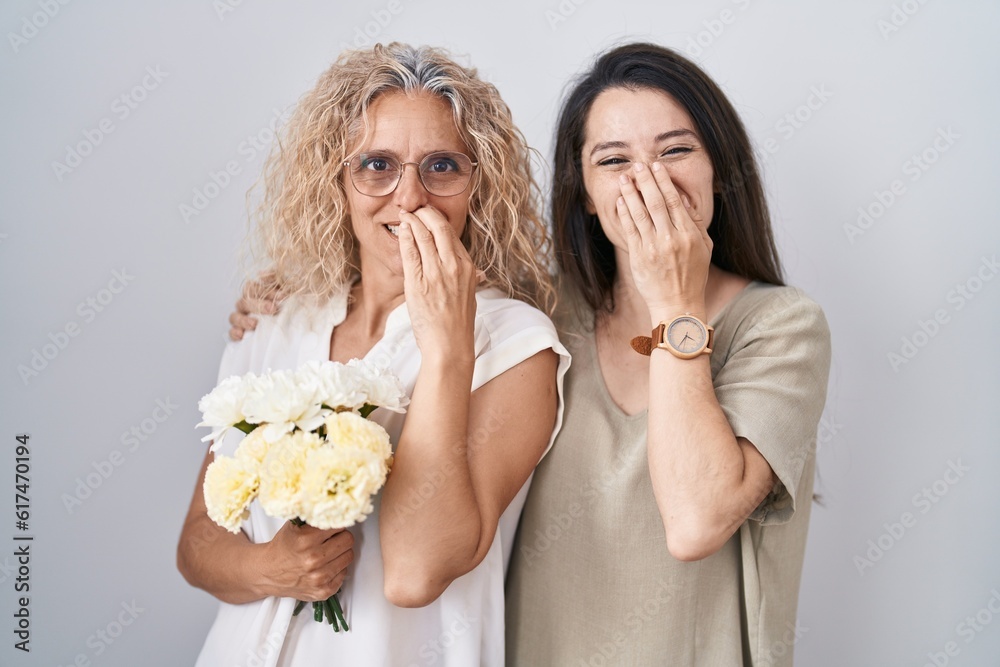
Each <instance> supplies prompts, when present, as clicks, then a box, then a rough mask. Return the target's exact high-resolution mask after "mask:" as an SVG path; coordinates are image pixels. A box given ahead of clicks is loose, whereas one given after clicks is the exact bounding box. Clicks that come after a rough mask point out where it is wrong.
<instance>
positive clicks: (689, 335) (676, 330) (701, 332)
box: [663, 317, 708, 355]
mask: <svg viewBox="0 0 1000 667" xmlns="http://www.w3.org/2000/svg"><path fill="white" fill-rule="evenodd" d="M663 337H664V338H665V339H666V341H667V343H669V344H670V346H671V347H672V348H674V349H675V350H677V351H678V352H681V353H684V354H692V355H694V354H697V353H699V352H701V351H702V350H703V349H704V348H705V346H706V345H707V344H708V332H707V331H706V330H705V327H703V326H702V324H701V322H699V321H698V320H696V319H695V318H693V317H678V318H677V319H675V320H674V321H673V322H671V323H670V326H668V327H667V330H666V331H665V332H664V334H663Z"/></svg>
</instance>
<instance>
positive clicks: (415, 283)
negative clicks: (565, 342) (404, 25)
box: [178, 44, 569, 667]
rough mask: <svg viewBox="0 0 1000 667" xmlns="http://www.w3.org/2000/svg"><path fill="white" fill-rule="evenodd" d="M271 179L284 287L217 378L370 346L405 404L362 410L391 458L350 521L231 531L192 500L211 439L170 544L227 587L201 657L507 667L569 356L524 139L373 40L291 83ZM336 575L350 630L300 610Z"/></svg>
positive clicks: (405, 55)
mask: <svg viewBox="0 0 1000 667" xmlns="http://www.w3.org/2000/svg"><path fill="white" fill-rule="evenodd" d="M265 185H266V188H265V197H264V204H263V206H262V209H261V220H260V224H259V229H260V233H261V240H262V245H263V249H264V250H265V251H266V255H267V258H268V259H269V261H270V263H271V265H272V267H273V270H274V274H275V277H276V278H277V280H278V281H280V284H281V286H282V291H283V292H284V293H285V294H286V295H287V299H286V300H285V302H284V304H283V306H282V311H281V313H280V314H279V315H276V316H273V317H268V316H265V317H262V318H261V319H260V322H259V324H258V325H257V327H256V330H255V331H253V332H252V333H249V334H248V335H246V336H245V337H244V339H243V340H242V341H240V342H238V343H232V344H230V346H229V347H228V348H227V350H226V352H225V355H224V356H223V360H222V364H221V368H220V373H219V375H220V377H224V376H228V375H232V374H241V373H245V372H247V371H259V370H263V369H264V368H268V367H270V368H294V367H297V366H298V365H299V364H301V363H302V362H304V361H306V360H309V359H333V360H335V361H347V360H349V359H351V358H355V357H366V358H368V359H373V360H375V361H377V362H380V363H385V364H387V365H389V366H390V367H391V368H392V370H393V371H394V372H395V373H396V374H397V375H399V377H400V378H401V379H402V381H403V383H404V385H405V386H406V388H407V390H408V393H409V395H410V397H411V402H410V406H409V409H408V411H407V413H406V415H396V414H393V413H389V414H380V411H376V412H375V413H374V414H373V418H374V419H376V420H377V421H379V422H380V423H382V424H383V425H384V426H385V427H386V429H387V430H388V431H389V433H390V435H391V436H392V439H393V442H395V443H397V444H396V450H395V462H394V465H393V469H392V473H391V474H390V476H389V480H388V481H387V483H386V486H385V488H384V490H383V491H382V493H381V495H380V497H379V499H378V502H377V503H376V510H375V512H374V513H373V514H372V515H371V516H370V517H369V518H368V519H367V520H366V521H365V522H364V523H362V524H359V525H357V526H355V527H354V528H352V529H350V530H349V531H324V530H318V529H314V528H310V527H307V526H305V527H296V526H293V525H291V524H288V523H283V522H281V521H279V520H275V519H272V518H270V517H267V516H265V515H264V514H263V513H262V512H261V511H260V510H259V508H258V507H256V506H253V507H251V516H250V518H249V519H248V520H247V521H246V522H245V523H244V526H243V532H242V533H241V534H238V535H231V534H229V533H227V532H226V531H225V530H223V529H222V528H219V527H217V526H215V525H214V524H212V522H211V520H210V519H209V518H208V517H207V515H206V510H205V503H204V498H203V495H202V491H201V483H202V480H203V478H204V472H205V466H207V465H208V463H209V462H210V461H211V460H212V456H213V455H212V454H207V455H206V457H205V461H204V465H203V467H202V471H201V475H200V477H199V482H198V486H197V488H196V490H195V494H194V498H193V500H192V503H191V508H190V511H189V513H188V517H187V519H186V521H185V525H184V529H183V533H182V535H181V539H180V544H179V547H178V567H179V569H180V571H181V572H182V574H183V575H184V576H185V578H186V579H187V580H188V581H189V582H190V583H191V584H192V585H194V586H197V587H199V588H203V589H204V590H206V591H208V592H209V593H211V594H212V595H214V596H215V597H217V598H219V599H220V600H221V601H222V604H221V607H220V610H219V614H218V617H217V619H216V621H215V624H214V625H213V627H212V629H211V630H210V632H209V635H208V638H207V639H206V642H205V646H204V648H203V650H202V653H201V656H200V659H199V662H198V665H203V666H206V667H207V666H209V665H210V666H212V667H218V666H219V665H243V664H265V665H279V666H291V665H310V666H312V665H316V664H326V663H324V662H323V661H327V662H328V661H329V660H331V659H336V661H337V662H338V663H343V664H355V665H393V666H396V665H409V664H411V662H418V663H428V662H435V661H436V662H440V663H442V664H455V665H480V664H481V665H501V664H503V662H504V631H503V622H504V621H503V616H504V605H503V580H504V573H505V571H506V565H507V561H508V558H509V556H510V549H511V545H512V541H513V534H514V530H515V527H516V524H517V518H518V515H519V513H520V510H521V506H522V505H523V503H524V498H525V495H526V492H527V488H528V484H529V483H530V479H531V475H532V471H533V470H534V467H535V465H536V464H537V463H538V461H539V460H540V458H541V457H542V456H543V455H544V453H545V452H546V451H547V448H548V447H549V445H550V443H551V441H552V438H553V437H554V431H557V430H558V426H559V421H560V418H561V411H562V405H561V398H560V394H561V385H562V376H563V373H565V371H566V368H567V367H568V365H569V356H568V354H567V352H566V351H565V349H564V348H563V346H562V345H561V344H560V343H559V340H558V338H557V336H556V332H555V329H554V327H553V326H552V323H551V322H550V320H549V319H548V317H547V316H546V314H545V313H543V312H542V311H541V310H539V308H543V309H546V310H548V309H550V308H551V305H552V295H553V290H552V287H551V284H550V279H549V276H548V275H547V273H546V270H545V266H544V264H543V263H542V260H543V259H544V258H545V251H546V249H547V248H548V243H547V237H546V232H545V228H544V226H543V225H542V224H541V222H540V219H539V215H538V212H537V202H538V197H537V188H536V187H535V184H534V182H533V181H532V178H531V176H530V172H529V153H528V149H527V146H526V144H525V142H524V139H523V137H522V136H521V134H520V133H519V132H518V131H517V130H516V129H515V128H514V126H513V124H512V121H511V117H510V112H509V110H508V108H507V106H506V105H505V104H504V103H503V101H502V100H501V99H500V97H499V94H498V93H497V91H496V89H495V88H494V87H493V86H491V85H489V84H487V83H484V82H483V81H481V80H479V79H478V77H477V76H476V73H475V71H474V70H470V69H466V68H463V67H461V66H459V65H457V64H456V63H455V62H453V61H452V60H451V59H449V58H448V57H447V56H446V55H445V54H444V53H442V52H441V51H438V50H435V49H430V48H420V49H416V48H412V47H409V46H406V45H401V44H390V45H388V46H385V47H383V46H376V47H375V48H374V49H372V50H368V51H355V52H348V53H345V54H344V55H342V56H341V57H340V58H339V59H338V61H337V62H336V63H335V64H334V65H333V66H332V67H331V68H330V69H329V70H328V71H327V72H326V73H324V74H323V75H322V76H321V77H320V80H319V82H318V83H317V85H316V87H315V89H314V90H312V91H311V92H310V93H308V94H307V95H306V96H305V97H304V98H303V100H302V101H301V103H300V104H299V106H298V108H297V110H296V112H295V114H294V116H293V117H292V119H291V120H290V122H289V125H288V127H287V129H286V133H285V136H284V137H283V138H282V141H281V142H280V147H279V149H277V150H276V152H275V154H274V155H273V156H272V157H271V159H270V161H269V163H268V166H267V169H266V173H265ZM539 249H541V250H542V252H539ZM235 444H236V443H235V441H234V442H232V443H230V442H226V443H225V444H224V446H223V447H222V449H221V451H222V452H223V453H229V450H230V449H231V448H233V447H234V446H235ZM338 590H340V591H341V593H340V595H341V600H342V603H343V604H344V607H345V612H346V614H347V617H348V622H349V625H350V628H351V629H350V631H349V632H341V633H339V634H338V633H334V632H333V631H332V629H331V628H330V627H329V626H327V625H325V624H321V623H316V622H314V621H313V620H312V618H311V617H310V616H309V615H308V614H301V615H299V616H293V615H292V610H293V608H294V606H295V601H296V600H306V601H309V600H324V599H326V598H328V597H329V596H330V595H332V594H333V593H334V592H337V591H338ZM254 660H256V661H257V662H254Z"/></svg>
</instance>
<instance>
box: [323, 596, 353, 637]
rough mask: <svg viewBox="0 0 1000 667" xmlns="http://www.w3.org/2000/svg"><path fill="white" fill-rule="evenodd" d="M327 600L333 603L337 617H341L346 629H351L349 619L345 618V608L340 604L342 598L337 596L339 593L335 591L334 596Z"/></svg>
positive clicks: (341, 622)
mask: <svg viewBox="0 0 1000 667" xmlns="http://www.w3.org/2000/svg"><path fill="white" fill-rule="evenodd" d="M327 602H329V603H330V604H332V605H333V610H334V612H336V614H337V618H338V619H340V624H341V625H342V626H344V630H350V629H351V628H350V627H348V625H347V619H345V618H344V609H343V607H341V606H340V598H339V597H337V594H336V593H334V594H333V597H331V598H330V599H329V600H327Z"/></svg>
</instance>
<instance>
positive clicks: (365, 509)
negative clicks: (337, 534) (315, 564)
mask: <svg viewBox="0 0 1000 667" xmlns="http://www.w3.org/2000/svg"><path fill="white" fill-rule="evenodd" d="M380 463H384V462H382V461H380V460H379V459H378V457H377V456H376V455H375V454H373V453H372V452H370V451H367V450H365V449H360V448H357V447H344V448H341V447H321V448H319V449H316V450H314V451H311V452H309V455H308V463H307V465H306V472H305V474H304V475H303V478H302V510H303V514H302V519H303V520H304V521H305V522H306V523H308V524H309V525H310V526H315V527H316V528H320V529H324V530H325V529H329V528H347V527H349V526H353V525H354V524H355V523H357V522H359V521H364V520H365V518H366V517H367V516H368V515H369V514H370V513H371V512H372V509H373V505H372V497H373V496H374V495H375V494H376V493H378V490H379V489H380V488H382V484H384V483H385V475H382V474H379V472H378V470H379V468H380Z"/></svg>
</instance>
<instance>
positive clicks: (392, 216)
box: [343, 91, 473, 278]
mask: <svg viewBox="0 0 1000 667" xmlns="http://www.w3.org/2000/svg"><path fill="white" fill-rule="evenodd" d="M368 125H369V127H368V133H367V136H365V137H364V138H363V139H362V140H360V141H359V143H357V144H356V145H355V146H354V149H353V150H352V151H351V153H350V156H354V155H357V154H359V153H377V154H379V155H389V156H392V157H395V158H396V159H397V160H398V161H399V162H401V163H402V162H416V163H419V162H420V161H421V160H423V158H424V157H425V156H426V155H428V154H429V153H436V152H440V151H451V152H458V153H464V154H465V155H469V148H468V147H467V146H466V145H465V142H464V141H462V137H461V135H460V134H459V132H458V128H457V127H456V126H455V121H454V116H453V115H452V109H451V105H449V104H448V102H446V101H445V100H443V99H441V98H439V97H436V96H434V95H431V94H429V93H424V92H420V93H414V94H412V95H407V94H406V93H404V92H402V91H395V92H390V93H385V94H383V95H381V96H380V97H378V98H376V99H375V101H374V102H372V103H371V105H370V106H369V107H368ZM343 179H344V189H345V191H346V192H347V204H348V209H349V211H350V215H351V226H352V229H353V232H354V238H355V239H356V240H357V246H358V248H359V258H360V260H361V266H362V267H363V269H364V270H365V271H369V272H370V271H373V270H378V271H381V270H383V269H384V270H387V271H388V272H389V273H390V274H392V275H395V276H398V277H400V278H401V277H402V275H403V265H402V260H401V259H400V255H399V240H398V239H397V237H396V236H395V234H393V233H392V232H391V231H389V227H395V226H397V225H399V212H400V211H408V212H410V213H413V212H414V211H416V210H417V209H419V208H424V207H431V208H434V209H436V210H437V211H438V212H439V213H440V214H441V215H443V216H444V217H445V218H446V219H447V220H448V222H449V223H450V224H451V225H452V227H454V228H455V233H456V235H458V236H461V235H462V232H463V231H464V230H465V225H466V220H467V218H468V215H469V198H470V196H471V192H472V188H473V186H472V185H470V186H469V187H467V188H466V189H465V191H464V192H462V193H461V194H458V195H454V196H451V197H439V196H436V195H432V194H431V193H429V192H427V190H426V189H425V188H424V186H423V184H422V183H421V182H420V177H419V175H418V173H417V168H416V166H415V165H407V166H405V167H404V168H403V177H402V179H401V180H400V181H399V184H398V185H397V186H396V189H395V190H394V191H393V192H391V193H390V194H388V195H384V196H381V197H371V196H368V195H363V194H361V193H360V192H358V191H357V190H356V189H355V187H354V185H353V184H352V183H351V175H350V173H349V168H346V167H345V168H344V173H343ZM377 267H381V268H377Z"/></svg>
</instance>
